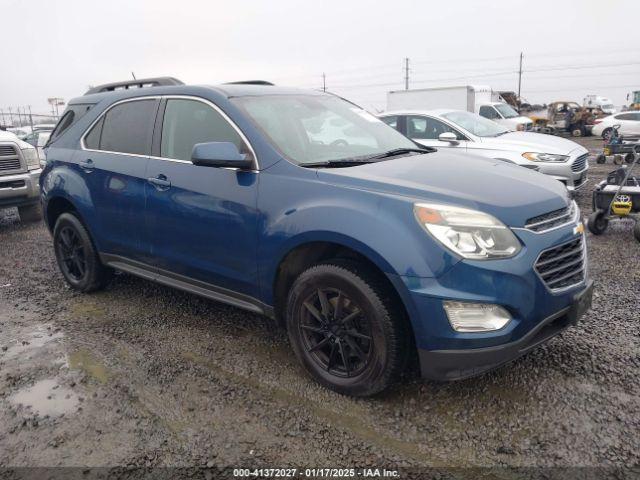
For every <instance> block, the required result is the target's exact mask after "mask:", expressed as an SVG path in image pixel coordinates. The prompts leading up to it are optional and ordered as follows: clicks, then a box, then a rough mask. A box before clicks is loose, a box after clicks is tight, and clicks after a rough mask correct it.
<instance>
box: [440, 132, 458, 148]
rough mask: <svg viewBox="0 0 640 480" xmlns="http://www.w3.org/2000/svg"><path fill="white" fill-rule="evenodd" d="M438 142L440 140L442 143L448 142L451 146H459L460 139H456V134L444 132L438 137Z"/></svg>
mask: <svg viewBox="0 0 640 480" xmlns="http://www.w3.org/2000/svg"><path fill="white" fill-rule="evenodd" d="M438 140H440V141H441V142H448V143H450V144H451V145H457V144H458V143H460V142H458V137H456V134H455V133H451V132H442V133H441V134H440V135H438Z"/></svg>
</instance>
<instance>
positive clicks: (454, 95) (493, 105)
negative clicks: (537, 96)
mask: <svg viewBox="0 0 640 480" xmlns="http://www.w3.org/2000/svg"><path fill="white" fill-rule="evenodd" d="M436 108H450V109H455V110H466V111H468V112H471V113H477V114H478V115H481V116H483V117H485V118H488V119H489V120H492V121H494V122H496V123H499V124H500V125H503V126H504V127H506V128H508V129H510V130H515V131H527V130H531V129H532V128H533V120H531V119H530V118H528V117H524V116H522V115H520V114H519V113H518V112H516V111H515V110H514V109H513V107H511V105H509V104H508V103H506V102H505V101H504V99H503V98H502V97H501V96H500V95H499V94H498V93H497V92H493V91H492V89H491V87H489V86H486V85H463V86H460V87H434V88H420V89H417V90H398V91H393V92H389V93H388V94H387V110H407V109H410V110H416V109H417V110H433V109H436Z"/></svg>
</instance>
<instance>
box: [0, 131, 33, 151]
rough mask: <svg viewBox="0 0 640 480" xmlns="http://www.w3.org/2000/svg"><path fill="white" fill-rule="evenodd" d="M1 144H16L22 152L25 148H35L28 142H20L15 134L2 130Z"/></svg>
mask: <svg viewBox="0 0 640 480" xmlns="http://www.w3.org/2000/svg"><path fill="white" fill-rule="evenodd" d="M0 142H14V143H16V144H17V145H18V148H20V149H21V150H24V149H25V148H33V146H31V145H29V144H28V143H27V142H24V141H22V140H20V139H19V138H18V136H17V135H16V134H15V133H11V132H5V131H4V130H0Z"/></svg>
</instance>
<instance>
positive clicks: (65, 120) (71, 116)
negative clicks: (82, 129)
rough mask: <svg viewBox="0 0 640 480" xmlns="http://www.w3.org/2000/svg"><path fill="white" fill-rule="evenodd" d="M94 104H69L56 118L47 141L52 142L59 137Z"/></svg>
mask: <svg viewBox="0 0 640 480" xmlns="http://www.w3.org/2000/svg"><path fill="white" fill-rule="evenodd" d="M93 105H94V104H92V103H78V104H73V105H69V106H68V107H67V109H66V110H65V112H64V113H63V114H62V117H60V120H58V123H57V124H56V126H55V128H54V129H53V132H51V137H49V143H51V142H53V141H54V140H56V139H57V138H59V137H60V136H61V135H62V134H63V133H64V132H66V131H67V130H69V128H70V127H71V126H72V125H74V124H75V123H76V122H77V121H78V120H80V119H81V118H82V117H84V116H85V114H86V113H87V112H88V111H89V110H91V108H92V107H93Z"/></svg>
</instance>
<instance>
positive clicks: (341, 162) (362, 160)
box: [299, 147, 436, 168]
mask: <svg viewBox="0 0 640 480" xmlns="http://www.w3.org/2000/svg"><path fill="white" fill-rule="evenodd" d="M435 151H436V149H435V148H431V147H424V148H394V149H393V150H389V151H387V152H384V153H377V154H375V155H365V156H361V157H352V158H340V159H337V160H324V161H322V162H308V163H300V164H299V165H300V166H301V167H305V168H318V167H319V168H323V167H324V168H331V167H352V166H354V165H364V164H366V163H373V162H377V161H379V160H382V159H384V158H389V157H394V156H396V155H402V154H404V153H414V152H415V153H431V152H435Z"/></svg>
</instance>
